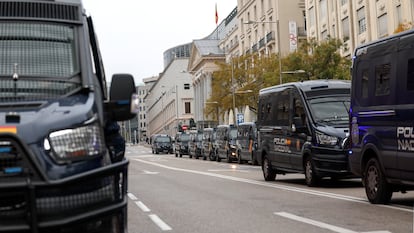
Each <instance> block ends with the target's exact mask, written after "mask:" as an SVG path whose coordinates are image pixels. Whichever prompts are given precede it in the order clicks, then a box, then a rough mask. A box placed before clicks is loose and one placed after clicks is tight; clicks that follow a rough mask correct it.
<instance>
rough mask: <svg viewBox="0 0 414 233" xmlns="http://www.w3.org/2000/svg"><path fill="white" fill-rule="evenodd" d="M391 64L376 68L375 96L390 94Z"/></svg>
mask: <svg viewBox="0 0 414 233" xmlns="http://www.w3.org/2000/svg"><path fill="white" fill-rule="evenodd" d="M390 71H391V64H389V63H388V64H382V65H378V66H376V67H375V96H384V95H389V94H390V85H391V80H390Z"/></svg>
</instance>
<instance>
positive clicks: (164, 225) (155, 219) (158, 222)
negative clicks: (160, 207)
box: [148, 214, 172, 231]
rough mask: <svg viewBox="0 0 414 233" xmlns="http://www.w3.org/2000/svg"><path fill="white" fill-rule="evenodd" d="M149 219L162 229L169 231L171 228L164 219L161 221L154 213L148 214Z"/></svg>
mask: <svg viewBox="0 0 414 233" xmlns="http://www.w3.org/2000/svg"><path fill="white" fill-rule="evenodd" d="M148 216H149V217H150V218H151V220H152V221H153V222H154V223H155V224H156V225H157V226H158V227H159V228H160V229H161V230H163V231H171V230H172V228H171V227H170V226H168V225H167V223H165V222H164V221H162V220H161V219H160V218H159V217H158V216H157V215H156V214H150V215H148Z"/></svg>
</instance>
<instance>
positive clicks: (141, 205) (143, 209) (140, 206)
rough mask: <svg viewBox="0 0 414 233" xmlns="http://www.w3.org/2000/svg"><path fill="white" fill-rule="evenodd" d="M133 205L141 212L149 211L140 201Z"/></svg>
mask: <svg viewBox="0 0 414 233" xmlns="http://www.w3.org/2000/svg"><path fill="white" fill-rule="evenodd" d="M135 204H136V205H137V206H138V207H139V208H140V209H141V210H142V211H143V212H150V211H151V210H150V209H149V208H148V207H147V206H146V205H144V203H142V202H141V201H136V202H135Z"/></svg>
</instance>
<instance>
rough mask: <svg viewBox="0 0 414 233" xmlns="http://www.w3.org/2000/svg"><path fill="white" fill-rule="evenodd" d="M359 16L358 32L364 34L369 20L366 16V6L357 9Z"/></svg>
mask: <svg viewBox="0 0 414 233" xmlns="http://www.w3.org/2000/svg"><path fill="white" fill-rule="evenodd" d="M357 16H358V33H359V34H362V33H363V32H365V31H366V30H367V21H366V18H365V7H362V8H361V9H359V10H358V11H357Z"/></svg>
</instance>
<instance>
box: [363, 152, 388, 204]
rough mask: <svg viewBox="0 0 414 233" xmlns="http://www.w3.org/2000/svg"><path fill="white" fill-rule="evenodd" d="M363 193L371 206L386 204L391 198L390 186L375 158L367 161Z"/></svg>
mask: <svg viewBox="0 0 414 233" xmlns="http://www.w3.org/2000/svg"><path fill="white" fill-rule="evenodd" d="M363 179H364V184H365V193H366V194H367V198H368V200H369V202H371V203H373V204H387V203H388V202H390V200H391V197H392V186H391V185H390V184H388V183H387V180H386V179H385V175H384V173H383V172H382V171H381V167H380V164H379V162H378V160H377V159H376V158H372V159H370V160H369V161H368V163H367V166H366V167H365V173H364V177H363Z"/></svg>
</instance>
